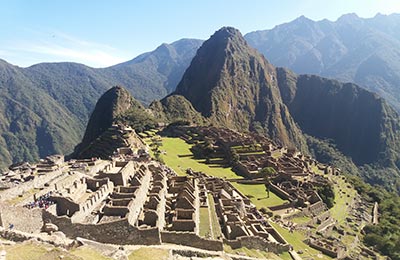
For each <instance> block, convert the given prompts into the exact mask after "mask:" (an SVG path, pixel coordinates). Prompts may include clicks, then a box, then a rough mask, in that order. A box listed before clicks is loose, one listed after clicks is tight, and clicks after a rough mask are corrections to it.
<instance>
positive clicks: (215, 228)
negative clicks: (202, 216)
mask: <svg viewBox="0 0 400 260" xmlns="http://www.w3.org/2000/svg"><path fill="white" fill-rule="evenodd" d="M207 196H208V203H209V204H210V206H209V209H210V215H211V229H212V234H213V238H214V239H217V238H218V237H220V236H221V226H220V225H219V222H218V217H217V213H216V212H215V203H214V199H213V197H212V195H211V194H208V195H207Z"/></svg>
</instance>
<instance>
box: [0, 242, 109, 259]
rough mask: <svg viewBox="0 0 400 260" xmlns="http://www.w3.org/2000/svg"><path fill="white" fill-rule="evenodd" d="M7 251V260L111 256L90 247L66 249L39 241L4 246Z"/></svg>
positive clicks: (103, 257)
mask: <svg viewBox="0 0 400 260" xmlns="http://www.w3.org/2000/svg"><path fill="white" fill-rule="evenodd" d="M2 250H5V251H6V258H5V259H7V260H53V259H64V260H82V259H85V260H97V259H99V260H108V259H111V258H108V257H105V256H103V255H101V254H100V253H99V252H97V251H95V250H93V249H90V248H88V247H85V246H83V247H79V248H77V249H73V250H71V251H65V250H62V249H59V248H56V247H54V246H51V245H43V244H39V243H34V242H32V243H30V242H25V243H19V244H15V245H7V246H2Z"/></svg>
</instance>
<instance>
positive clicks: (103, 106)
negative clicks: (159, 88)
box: [72, 86, 152, 158]
mask: <svg viewBox="0 0 400 260" xmlns="http://www.w3.org/2000/svg"><path fill="white" fill-rule="evenodd" d="M135 120H140V125H141V126H142V125H145V124H147V123H148V122H150V121H152V116H151V115H150V114H148V113H147V112H146V109H145V108H144V107H143V105H142V104H140V103H139V102H138V101H137V100H135V99H134V98H133V97H132V95H131V94H130V93H129V91H128V90H127V89H125V88H123V87H120V86H115V87H113V88H111V89H109V90H108V91H107V92H105V93H104V94H103V95H102V96H101V97H100V99H99V100H98V101H97V103H96V107H95V108H94V110H93V113H92V115H91V116H90V119H89V122H88V125H87V127H86V131H85V135H84V136H83V139H82V142H81V143H80V144H79V145H77V146H76V148H75V151H74V154H73V155H72V157H76V158H80V157H83V158H88V157H91V156H92V155H94V154H95V152H96V151H94V150H93V149H91V148H92V145H93V144H94V143H96V142H98V139H99V137H101V136H102V135H103V134H104V133H105V132H107V131H110V130H109V128H111V126H112V125H113V124H118V123H119V122H123V123H124V124H126V125H134V124H136V123H137V122H136V121H135ZM111 132H112V131H111ZM100 139H101V138H100ZM103 139H104V138H103ZM110 145H112V142H111V143H110ZM115 148H118V147H115ZM110 150H111V151H113V149H110Z"/></svg>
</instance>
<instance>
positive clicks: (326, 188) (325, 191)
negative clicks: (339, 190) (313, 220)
mask: <svg viewBox="0 0 400 260" xmlns="http://www.w3.org/2000/svg"><path fill="white" fill-rule="evenodd" d="M315 189H316V191H317V192H318V195H319V196H320V197H321V199H322V201H323V202H324V203H325V204H326V206H327V207H328V208H332V207H333V204H334V202H335V192H334V189H333V187H332V185H331V184H327V185H323V186H316V187H315Z"/></svg>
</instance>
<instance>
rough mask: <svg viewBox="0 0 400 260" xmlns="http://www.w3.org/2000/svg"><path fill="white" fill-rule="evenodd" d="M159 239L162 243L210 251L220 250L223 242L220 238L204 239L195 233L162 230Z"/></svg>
mask: <svg viewBox="0 0 400 260" xmlns="http://www.w3.org/2000/svg"><path fill="white" fill-rule="evenodd" d="M161 241H162V242H163V243H171V244H178V245H184V246H191V247H196V248H201V249H205V250H212V251H222V250H223V249H224V247H223V243H222V241H220V240H211V239H205V238H201V237H199V236H197V235H196V234H195V233H189V232H174V231H162V232H161Z"/></svg>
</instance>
